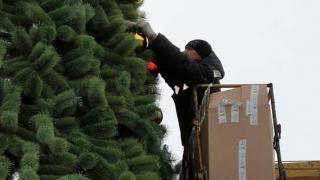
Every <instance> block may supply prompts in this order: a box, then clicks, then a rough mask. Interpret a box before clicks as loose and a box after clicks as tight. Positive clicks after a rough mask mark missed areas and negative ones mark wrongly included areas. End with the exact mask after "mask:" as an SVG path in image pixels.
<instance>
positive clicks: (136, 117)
mask: <svg viewBox="0 0 320 180" xmlns="http://www.w3.org/2000/svg"><path fill="white" fill-rule="evenodd" d="M141 2H142V1H132V0H118V1H115V0H0V37H1V39H0V103H1V106H0V140H1V143H0V153H1V154H0V179H6V178H10V177H11V176H12V174H13V173H14V172H16V171H17V172H19V178H20V179H22V180H33V179H45V180H49V179H59V180H69V179H70V180H71V179H72V180H73V179H79V180H80V179H81V180H82V179H83V180H85V179H99V180H100V179H111V180H112V179H119V180H134V179H137V180H138V179H141V180H142V179H143V180H144V179H148V180H149V179H150V180H152V179H171V178H172V168H171V164H170V163H171V162H170V161H171V160H172V158H171V156H170V153H169V152H168V150H167V147H166V146H164V147H163V148H161V140H162V139H163V137H164V134H165V127H163V126H160V125H158V124H157V123H156V122H154V121H153V120H154V119H156V118H157V117H158V114H159V111H160V110H159V108H158V107H157V105H156V103H155V101H156V97H157V88H156V77H155V76H153V75H150V74H149V73H148V72H147V67H146V60H147V59H150V58H152V53H150V52H148V51H147V50H142V49H140V48H137V47H138V46H139V42H138V41H137V40H136V39H135V38H134V32H132V30H130V29H129V28H128V27H127V26H126V24H125V20H129V21H137V20H138V18H139V11H138V9H137V8H138V7H139V5H140V4H141ZM160 112H161V111H160Z"/></svg>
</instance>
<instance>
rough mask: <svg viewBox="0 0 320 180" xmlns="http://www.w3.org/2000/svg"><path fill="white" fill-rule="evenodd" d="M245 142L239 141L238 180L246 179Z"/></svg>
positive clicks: (244, 140) (243, 140)
mask: <svg viewBox="0 0 320 180" xmlns="http://www.w3.org/2000/svg"><path fill="white" fill-rule="evenodd" d="M246 153H247V140H246V139H242V140H240V141H239V180H246V179H247V162H246Z"/></svg>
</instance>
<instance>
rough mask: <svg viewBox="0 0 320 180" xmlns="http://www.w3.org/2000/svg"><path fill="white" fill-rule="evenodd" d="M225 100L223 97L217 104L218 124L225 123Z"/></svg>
mask: <svg viewBox="0 0 320 180" xmlns="http://www.w3.org/2000/svg"><path fill="white" fill-rule="evenodd" d="M225 102H226V100H225V99H223V100H222V102H219V106H218V120H219V124H222V123H227V116H226V108H225Z"/></svg>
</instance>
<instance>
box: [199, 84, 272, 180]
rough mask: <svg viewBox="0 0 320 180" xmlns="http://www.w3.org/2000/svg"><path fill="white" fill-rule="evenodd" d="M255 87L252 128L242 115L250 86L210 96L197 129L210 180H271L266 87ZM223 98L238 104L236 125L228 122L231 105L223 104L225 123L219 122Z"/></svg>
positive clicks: (269, 130)
mask: <svg viewBox="0 0 320 180" xmlns="http://www.w3.org/2000/svg"><path fill="white" fill-rule="evenodd" d="M258 86H259V91H258V95H257V97H258V99H257V100H258V101H257V105H258V106H257V109H258V111H257V112H258V113H257V124H256V125H252V124H250V117H249V116H248V115H247V114H246V102H247V100H250V99H252V95H251V88H252V86H251V85H246V86H242V87H241V88H235V89H231V90H226V91H222V92H219V93H214V94H211V95H210V103H209V108H208V109H207V112H206V119H205V121H204V123H203V124H202V126H201V143H202V154H203V161H204V166H205V167H204V168H205V170H206V171H207V174H208V177H209V179H210V180H274V179H275V171H274V156H273V147H272V136H273V134H272V132H273V131H272V122H271V118H270V117H271V114H270V107H269V103H268V89H267V86H266V85H258ZM223 99H225V100H224V101H225V102H229V103H230V102H234V101H235V100H237V101H239V102H240V106H239V122H231V106H232V104H228V103H227V104H226V105H225V106H224V107H225V112H226V120H227V122H226V123H219V120H218V116H219V115H218V106H219V103H220V102H222V101H223ZM241 142H242V144H241ZM239 143H240V144H239ZM244 143H245V144H244ZM240 166H241V167H240ZM240 176H242V177H240Z"/></svg>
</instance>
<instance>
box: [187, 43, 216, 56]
mask: <svg viewBox="0 0 320 180" xmlns="http://www.w3.org/2000/svg"><path fill="white" fill-rule="evenodd" d="M186 47H188V48H192V49H194V50H195V51H196V52H197V53H198V54H199V55H200V56H201V57H202V58H204V57H207V56H208V55H209V54H210V53H211V52H212V48H211V46H210V44H209V43H208V42H207V41H204V40H201V39H195V40H192V41H190V42H188V44H187V45H186Z"/></svg>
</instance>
